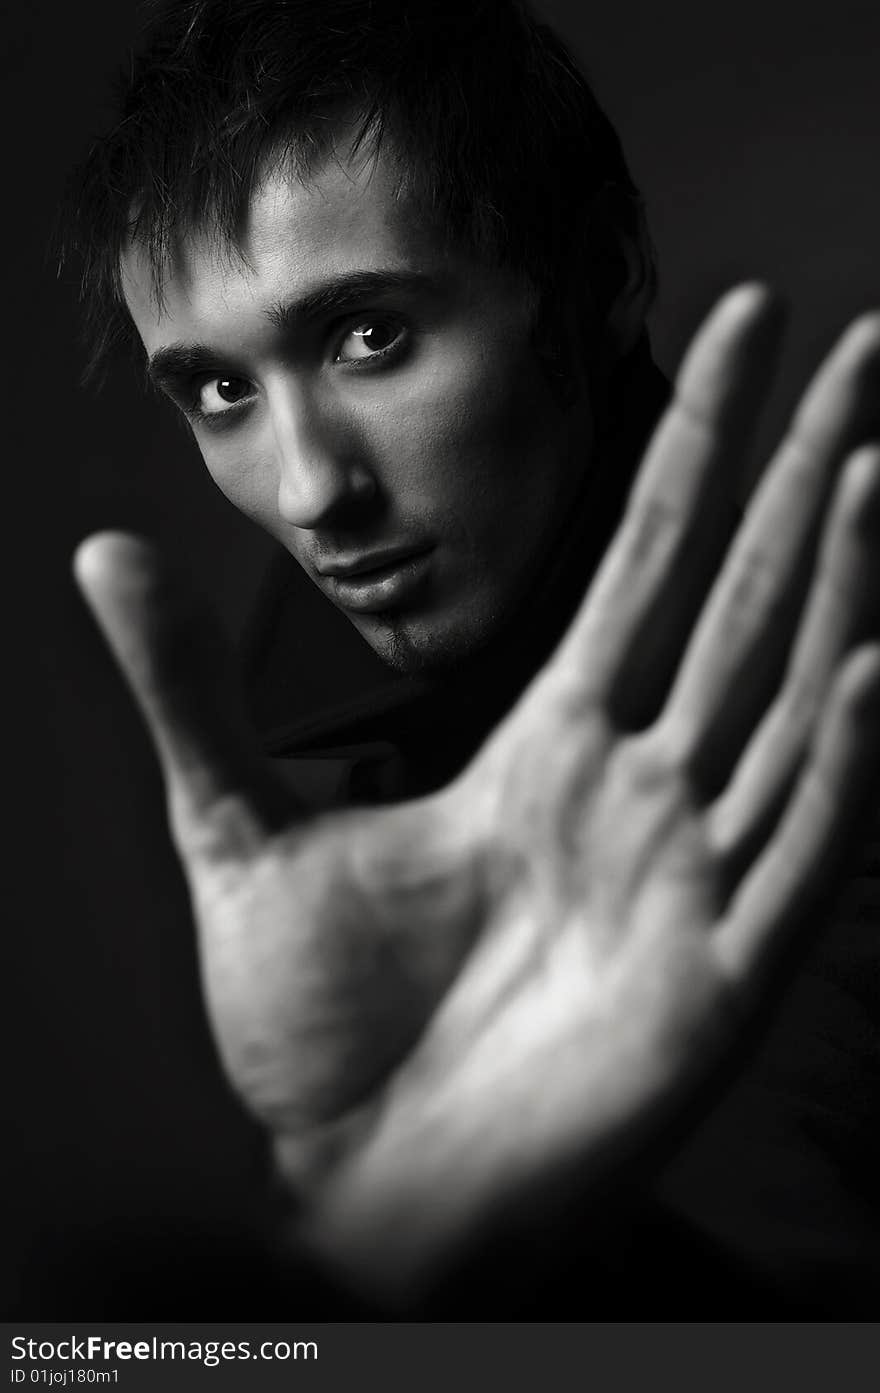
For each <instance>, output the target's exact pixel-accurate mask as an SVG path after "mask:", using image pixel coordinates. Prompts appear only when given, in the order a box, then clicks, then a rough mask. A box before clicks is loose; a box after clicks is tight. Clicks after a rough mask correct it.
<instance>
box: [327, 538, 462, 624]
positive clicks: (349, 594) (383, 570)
mask: <svg viewBox="0 0 880 1393" xmlns="http://www.w3.org/2000/svg"><path fill="white" fill-rule="evenodd" d="M433 550H434V548H433V547H432V546H431V547H422V548H420V549H419V550H413V549H412V548H409V549H407V550H406V551H404V550H401V549H399V548H398V549H396V550H391V549H389V550H387V551H385V552H374V553H372V554H371V555H367V556H362V557H352V558H346V559H344V560H339V561H337V562H333V563H330V564H328V565H326V566H324V567H322V568H321V569H320V571H319V574H320V575H321V577H322V579H323V588H324V590H325V591H326V593H327V594H328V595H329V597H330V599H331V600H333V601H334V603H335V604H337V605H338V606H339V607H340V609H349V610H353V611H355V612H356V613H358V614H371V613H379V612H381V611H382V610H385V609H392V608H394V607H396V606H398V605H400V604H403V603H405V602H406V601H409V600H412V599H413V598H414V596H415V595H416V593H417V592H418V591H419V589H421V587H422V586H423V585H424V583H425V581H426V579H427V576H428V572H429V571H430V569H431V554H432V552H433Z"/></svg>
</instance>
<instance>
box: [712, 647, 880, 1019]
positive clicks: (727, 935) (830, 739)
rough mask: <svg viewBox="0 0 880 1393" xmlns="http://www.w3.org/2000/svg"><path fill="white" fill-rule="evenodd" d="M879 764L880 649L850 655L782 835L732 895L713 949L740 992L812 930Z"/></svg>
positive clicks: (753, 987) (756, 986)
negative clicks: (796, 938)
mask: <svg viewBox="0 0 880 1393" xmlns="http://www.w3.org/2000/svg"><path fill="white" fill-rule="evenodd" d="M878 766H880V645H877V644H874V645H872V646H870V647H868V646H865V647H863V648H860V649H858V650H856V652H855V653H853V654H852V655H851V656H850V658H849V660H848V662H847V663H846V665H845V667H844V669H843V671H842V672H841V674H840V676H839V678H838V679H837V681H836V682H835V684H834V687H833V689H832V693H831V697H830V700H829V702H828V705H827V708H826V710H825V713H824V714H823V718H822V721H821V724H820V726H819V730H818V732H817V737H816V740H815V742H814V745H813V750H812V753H811V755H810V757H809V759H808V760H807V762H806V764H805V766H804V768H803V770H802V772H801V774H800V777H799V779H798V782H797V785H796V787H795V789H794V792H793V794H792V797H791V801H790V803H789V806H788V807H787V809H786V811H785V813H784V815H783V818H782V820H781V822H780V824H779V827H778V830H777V831H776V834H775V835H774V837H773V839H772V841H771V842H770V843H769V845H768V846H767V847H766V849H765V851H764V852H763V854H762V855H761V857H760V858H759V859H758V861H757V862H756V863H755V864H754V866H753V867H752V869H751V871H750V872H749V873H748V875H747V876H746V878H745V880H744V881H743V882H742V883H741V885H740V887H739V889H738V890H737V892H736V894H735V895H734V897H733V899H732V901H731V904H730V907H729V910H728V913H727V915H726V916H725V918H724V920H723V922H722V924H721V926H720V928H719V930H718V950H719V952H720V953H721V954H722V957H723V960H724V961H725V964H726V967H727V969H728V972H729V975H730V980H731V982H732V984H733V986H734V988H735V990H737V991H738V992H739V993H742V994H750V993H752V992H756V991H758V992H759V991H760V988H761V985H762V982H763V981H764V979H765V977H766V974H767V972H768V971H769V970H771V969H772V967H773V965H774V963H775V962H776V960H777V959H778V958H779V956H780V955H781V954H782V953H783V952H784V951H785V949H786V947H787V946H788V944H789V942H790V941H791V939H792V938H793V937H795V936H797V934H798V932H799V931H802V932H806V931H808V930H809V928H810V927H811V926H812V925H813V923H814V922H815V911H816V905H817V903H819V904H821V903H822V902H823V897H824V896H825V895H826V894H827V893H828V891H829V890H831V889H832V888H833V885H834V881H835V878H836V874H837V873H839V871H840V868H841V866H842V864H843V861H844V857H845V854H846V851H847V849H848V844H849V842H850V841H851V840H852V837H853V831H854V826H855V824H856V822H857V818H858V815H859V814H860V812H862V810H863V809H864V807H865V805H866V803H867V801H868V799H869V798H870V797H871V795H874V796H876V793H875V789H876V782H877V773H878Z"/></svg>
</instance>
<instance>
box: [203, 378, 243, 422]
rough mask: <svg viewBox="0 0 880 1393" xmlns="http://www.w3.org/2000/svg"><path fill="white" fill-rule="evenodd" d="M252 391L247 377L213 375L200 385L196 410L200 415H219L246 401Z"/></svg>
mask: <svg viewBox="0 0 880 1393" xmlns="http://www.w3.org/2000/svg"><path fill="white" fill-rule="evenodd" d="M252 391H253V388H252V387H251V384H250V382H248V380H247V378H246V377H212V378H210V379H209V381H207V382H203V383H202V385H201V386H200V387H199V390H198V394H197V396H196V411H197V413H198V414H199V415H200V416H219V415H221V414H222V412H224V411H228V410H229V408H230V406H236V405H237V403H238V402H240V401H244V399H245V397H247V396H249V395H250V393H251V392H252Z"/></svg>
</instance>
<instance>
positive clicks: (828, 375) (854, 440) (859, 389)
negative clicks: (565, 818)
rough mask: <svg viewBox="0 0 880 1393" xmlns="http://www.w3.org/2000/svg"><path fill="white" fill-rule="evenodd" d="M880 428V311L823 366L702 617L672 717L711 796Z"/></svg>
mask: <svg viewBox="0 0 880 1393" xmlns="http://www.w3.org/2000/svg"><path fill="white" fill-rule="evenodd" d="M878 423H880V315H872V316H866V317H865V318H864V319H862V320H860V321H857V322H856V323H855V324H854V325H853V326H852V327H851V328H850V329H849V330H848V331H847V333H846V334H844V336H843V338H842V339H841V340H840V342H839V343H838V345H837V347H836V349H835V350H834V352H833V353H832V354H831V356H830V357H829V358H828V359H827V360H826V362H825V364H824V365H823V366H822V368H821V369H820V370H819V373H818V374H817V376H816V378H815V379H814V381H813V382H812V384H811V386H810V387H809V389H808V391H807V394H806V396H805V397H804V399H803V402H802V404H801V406H800V408H799V409H798V411H797V413H796V415H795V418H794V421H793V423H792V427H791V430H790V432H789V433H788V435H787V436H786V439H785V440H784V441H783V443H782V445H781V446H780V448H779V450H778V451H777V453H776V455H775V457H774V460H773V462H772V464H771V467H770V469H769V471H768V473H767V475H766V476H765V478H764V480H763V482H762V484H761V486H760V488H759V489H758V492H757V494H756V496H755V498H754V500H753V503H752V505H751V507H750V508H749V511H748V514H747V516H746V519H745V522H744V523H743V526H742V527H741V528H740V531H739V534H738V536H737V538H736V541H735V543H734V545H733V547H732V550H731V554H730V556H729V558H728V561H727V563H726V564H725V566H724V569H723V571H722V573H721V576H720V577H719V579H718V581H717V583H716V585H715V587H714V588H713V590H712V593H711V595H710V598H709V602H708V604H707V605H706V607H705V609H704V610H703V613H702V615H701V617H700V620H699V623H698V625H697V629H696V631H695V633H694V637H693V639H692V641H691V643H690V645H689V647H688V650H687V653H686V656H685V659H684V662H683V664H682V668H681V671H680V672H679V675H678V678H677V679H676V683H675V686H674V688H673V691H672V693H671V696H670V699H669V703H668V706H667V709H666V711H665V713H664V716H663V718H662V719H663V720H664V722H665V723H666V725H667V729H668V731H669V734H670V738H671V739H672V741H673V743H676V744H677V746H678V748H679V750H680V753H681V754H682V756H683V758H684V759H685V760H686V761H687V762H688V763H689V765H690V767H691V769H692V771H693V772H694V774H695V776H696V777H697V779H698V781H699V782H700V783H701V784H702V785H703V787H704V788H705V789H706V790H707V791H708V792H712V791H715V790H717V789H718V788H719V787H721V786H722V785H723V783H724V782H725V781H726V778H727V777H728V776H729V774H730V772H731V770H732V768H733V765H734V763H735V761H736V760H737V759H738V757H739V755H740V753H741V751H742V748H743V745H744V744H745V742H746V739H747V738H748V736H749V735H750V734H751V732H752V730H753V729H754V725H755V722H756V721H757V719H758V718H759V717H760V715H761V714H762V712H763V711H764V709H765V708H766V706H767V704H768V702H769V701H770V699H771V697H772V695H773V693H774V692H775V690H776V688H777V686H778V684H779V680H780V678H781V676H782V672H783V670H784V667H785V663H786V659H787V655H788V649H789V645H790V642H791V639H792V636H793V634H794V631H795V628H796V625H797V621H798V617H799V613H800V610H801V607H802V604H803V600H804V597H805V595H806V591H807V588H808V585H809V580H810V572H811V569H812V566H813V560H814V556H815V548H816V545H817V541H818V536H819V532H820V529H821V525H822V522H823V519H824V515H825V511H826V508H827V505H828V500H829V497H830V493H831V490H832V488H833V485H834V481H835V477H836V474H837V471H838V468H839V465H840V463H841V462H842V460H843V458H844V457H845V456H846V455H847V454H848V453H849V452H850V451H851V450H853V449H854V448H855V447H856V446H857V445H859V444H861V443H863V441H864V440H865V438H866V437H867V435H868V434H869V433H870V431H871V429H872V428H874V429H876V427H877V425H878Z"/></svg>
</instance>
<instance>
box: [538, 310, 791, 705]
mask: <svg viewBox="0 0 880 1393" xmlns="http://www.w3.org/2000/svg"><path fill="white" fill-rule="evenodd" d="M784 318H785V316H784V311H783V308H782V305H781V303H780V301H779V300H778V299H777V298H776V297H775V296H774V295H773V294H772V293H771V292H770V291H769V290H767V288H766V287H764V286H761V285H744V286H739V287H738V288H737V289H735V290H733V291H731V292H729V293H728V294H727V295H726V296H724V298H723V299H722V300H721V301H720V303H719V304H718V305H717V306H716V308H715V310H714V311H713V312H712V314H711V315H710V316H709V318H708V320H707V321H706V322H705V324H704V325H703V326H702V328H701V329H700V330H699V332H698V333H697V336H696V338H695V339H694V341H693V343H692V345H691V347H690V349H689V351H688V353H687V355H686V357H685V360H684V363H683V365H682V367H681V370H680V372H679V374H678V378H677V382H676V389H675V396H674V399H673V401H672V404H671V405H670V407H669V409H668V410H667V411H666V413H665V414H664V416H663V418H662V419H661V422H660V424H659V426H658V428H657V430H656V432H655V434H654V437H653V439H652V441H651V443H650V445H649V447H648V451H647V454H646V456H645V459H644V462H643V464H642V467H641V469H640V471H639V474H638V477H637V479H636V483H635V485H634V487H633V490H632V494H631V497H630V501H629V503H628V506H627V510H626V514H625V516H624V520H623V523H622V524H621V527H620V529H619V531H618V533H617V536H616V537H615V539H614V540H613V542H612V544H611V547H610V549H609V551H608V553H607V555H606V557H605V560H604V562H603V563H602V566H601V567H600V569H599V572H598V574H597V577H596V580H595V582H594V584H593V586H592V588H591V590H590V592H589V595H588V598H587V601H586V604H585V605H584V607H583V608H582V610H581V613H580V615H579V616H578V618H577V619H576V620H575V622H574V625H573V626H572V629H571V630H570V631H569V635H568V638H567V639H566V640H565V642H564V644H563V647H562V650H561V652H560V658H561V659H562V661H563V663H567V662H570V663H571V665H572V673H573V675H574V678H575V680H576V681H579V683H580V685H581V687H582V689H583V690H584V692H585V695H587V696H588V697H592V698H595V699H598V700H602V701H605V702H607V703H608V704H609V705H610V706H612V707H613V705H614V703H615V699H616V698H617V696H618V695H619V693H621V691H623V692H624V693H625V692H626V690H627V689H630V690H632V689H634V688H635V689H637V690H638V691H639V693H640V695H641V696H642V698H643V699H645V698H647V697H649V696H651V697H656V698H658V699H659V697H661V696H662V695H663V691H662V690H660V691H658V692H656V693H646V692H645V691H644V688H645V686H646V684H651V683H653V684H655V685H657V686H658V687H659V688H663V687H665V685H666V684H667V683H668V680H669V679H670V677H671V675H672V671H673V670H674V666H675V663H676V661H677V659H678V657H679V656H680V653H681V651H682V650H683V648H684V644H685V642H686V640H687V637H688V635H689V633H690V630H691V628H692V625H693V621H694V619H695V616H696V613H697V612H698V609H699V605H700V603H701V601H702V598H703V595H704V593H705V590H706V589H708V586H709V584H710V582H711V579H712V577H713V576H714V574H715V571H716V570H717V567H718V564H719V561H720V557H721V555H722V554H723V551H724V549H725V547H726V544H727V541H728V540H729V537H730V533H731V530H732V520H733V516H734V493H735V488H736V485H737V483H738V482H739V480H740V479H741V478H742V474H743V467H744V463H745V459H746V453H747V450H748V446H749V443H750V440H751V437H752V433H753V431H754V428H755V425H756V422H757V419H758V417H759V414H760V410H761V407H762V406H763V403H764V400H765V398H766V395H767V392H768V385H769V382H770V380H771V378H772V375H773V372H774V369H775V366H776V361H777V359H778V356H779V349H780V344H781V339H782V332H783V328H784ZM649 653H650V655H651V656H650V660H649V658H648V654H649Z"/></svg>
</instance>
